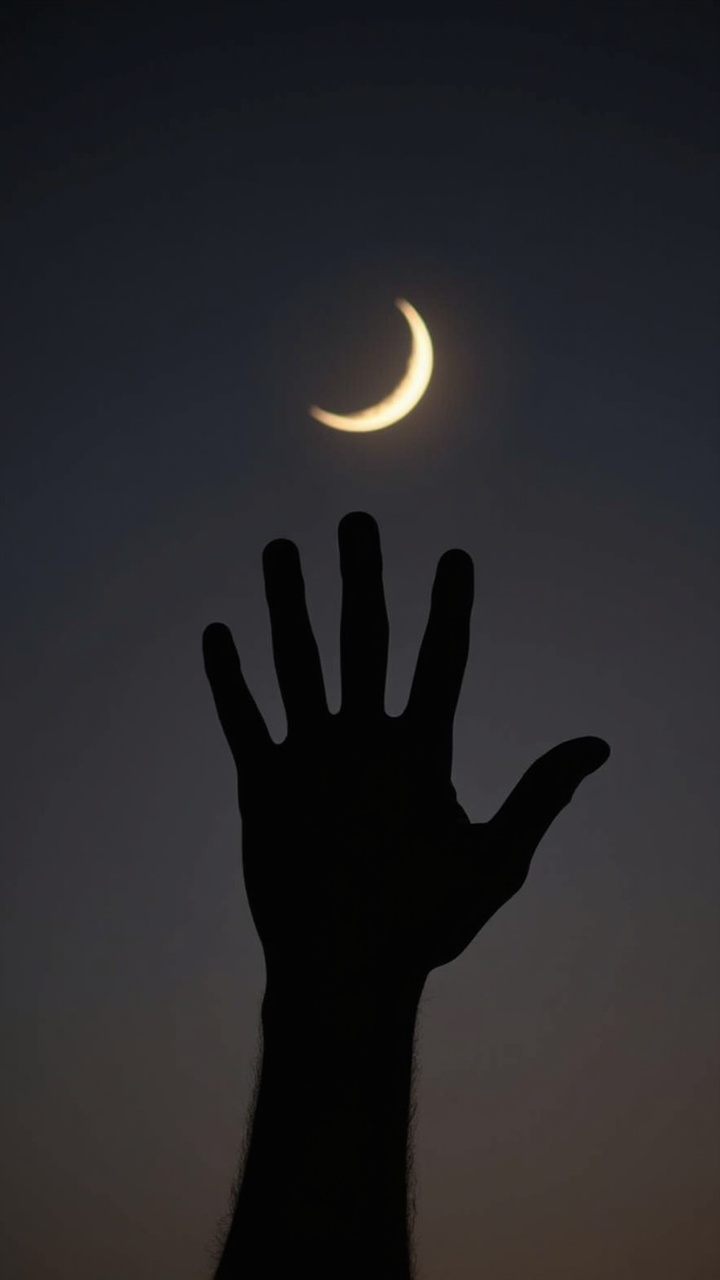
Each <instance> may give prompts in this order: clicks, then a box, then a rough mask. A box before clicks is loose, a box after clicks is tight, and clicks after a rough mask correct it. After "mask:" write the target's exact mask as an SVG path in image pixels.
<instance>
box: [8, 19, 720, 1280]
mask: <svg viewBox="0 0 720 1280" xmlns="http://www.w3.org/2000/svg"><path fill="white" fill-rule="evenodd" d="M3 21H4V41H3V43H4V53H3V60H4V66H3V72H2V77H1V79H2V85H3V88H2V95H3V116H4V118H5V120H6V121H8V120H9V130H7V132H6V135H5V144H4V149H5V159H4V161H3V172H4V177H3V180H2V181H3V190H4V197H3V213H4V233H3V259H4V260H3V266H2V296H3V308H2V310H3V335H2V360H3V378H2V383H3V394H2V400H3V409H2V420H3V432H2V438H3V443H2V469H1V476H2V480H1V483H2V498H3V501H2V521H3V533H4V538H3V544H4V551H3V566H2V600H3V612H4V616H5V622H4V627H3V632H2V640H1V643H2V663H1V664H0V666H1V670H2V683H3V698H2V701H3V707H4V710H3V716H2V725H3V781H4V795H5V798H4V801H3V805H2V824H3V844H2V848H3V854H2V917H3V918H2V946H3V951H2V1024H3V1026H4V1040H5V1046H6V1048H5V1053H4V1057H3V1067H2V1095H3V1130H4V1142H3V1150H4V1157H3V1170H2V1179H3V1184H4V1185H3V1186H2V1187H1V1188H0V1199H1V1200H2V1203H3V1217H4V1220H5V1225H4V1227H3V1241H2V1249H1V1252H0V1269H1V1270H2V1272H3V1275H5V1276H7V1277H8V1280H98V1277H103V1280H164V1278H165V1277H168V1280H205V1277H207V1276H208V1275H209V1273H210V1271H211V1266H212V1256H213V1251H214V1248H215V1244H214V1242H215V1237H216V1233H217V1230H218V1223H219V1221H220V1219H221V1218H222V1216H223V1214H224V1213H225V1212H226V1210H227V1206H228V1201H229V1196H230V1187H231V1182H232V1179H233V1176H234V1174H235V1171H236V1168H237V1164H238V1159H239V1154H240V1148H241V1141H242V1135H243V1131H244V1125H245V1116H246V1111H247V1106H248V1103H249V1099H250V1091H251V1088H252V1082H253V1076H254V1071H255V1065H256V1061H257V1046H258V1017H259V1006H260V1000H261V996H262V990H263V982H264V969H263V959H262V953H261V949H260V944H259V942H258V939H257V935H256V933H255V930H254V927H253V924H252V921H251V919H250V915H249V910H248V906H247V901H246V897H245V890H244V886H243V880H242V871H241V864H240V822H239V818H238V814H237V805H236V797H235V773H234V767H233V764H232V761H231V758H230V754H229V752H228V750H227V747H226V744H225V742H224V740H223V738H222V734H221V731H220V729H219V727H218V724H217V722H216V718H215V712H214V709H213V706H212V700H211V697H210V694H209V690H208V688H207V685H206V681H205V676H204V672H203V667H202V658H201V647H200V640H201V634H202V630H203V627H204V626H205V625H206V624H207V623H209V622H211V621H213V620H223V621H225V622H227V623H228V624H229V625H230V626H231V627H232V628H233V632H234V634H235V637H236V642H237V645H238V649H239V651H240V654H241V657H242V660H243V664H244V668H245V670H246V674H247V677H248V681H249V683H250V684H251V687H252V688H253V690H254V692H255V694H256V697H257V699H258V702H259V703H260V705H261V707H262V709H263V711H264V712H265V713H266V715H267V719H268V723H269V725H270V727H271V731H272V732H273V734H274V736H276V737H279V736H282V734H283V732H284V720H283V712H282V706H281V702H280V698H279V694H278V691H277V686H276V682H275V675H274V670H273V666H272V659H271V651H270V633H269V623H268V618H267V611H266V607H265V601H264V592H263V583H262V572H261V560H260V557H261V552H262V548H263V547H264V545H265V544H266V543H267V542H268V541H269V540H270V539H271V538H274V537H279V536H285V537H290V538H292V539H294V540H295V541H296V542H297V543H298V546H299V548H300V552H301V555H302V558H303V564H304V568H305V574H306V581H307V587H308V596H309V603H310V609H311V613H312V617H313V621H314V624H315V628H316V633H317V636H318V640H319V643H320V648H321V653H322V657H323V662H324V665H325V671H326V676H327V682H328V688H329V690H330V698H331V704H332V705H333V706H335V707H336V706H337V702H338V669H339V651H338V626H339V603H340V579H339V572H338V562H337V541H336V539H337V524H338V520H339V519H340V517H341V516H342V515H343V514H344V513H345V512H347V511H350V510H354V509H361V510H366V511H369V512H371V513H372V514H373V515H374V516H375V517H376V518H377V520H378V522H379V525H380V530H381V535H382V538H383V547H384V557H385V581H386V594H387V600H388V609H389V614H390V627H391V658H390V675H389V685H388V707H389V709H390V710H391V711H394V712H397V711H399V710H400V709H401V708H402V706H403V705H404V699H405V697H406V695H407V691H408V688H409V683H410V678H411V674H412V669H413V666H414V661H415V655H416V652H417V647H418V644H419V640H420V636H421V633H422V628H423V626H424V622H425V618H426V614H427V607H428V602H429V592H430V586H431V582H432V578H433V575H434V571H435V565H436V563H437V559H438V557H439V556H440V554H441V553H442V552H443V551H444V550H445V549H446V548H448V547H452V546H460V547H464V548H466V549H467V550H468V551H469V552H470V553H471V555H472V556H473V559H474V561H475V572H476V603H475V612H474V625H473V641H472V646H471V656H470V662H469V667H468V672H467V676H466V682H465V686H464V690H463V695H462V698H461V702H460V708H459V713H458V719H457V724H456V741H455V766H454V780H455V785H456V787H457V791H458V797H459V799H460V801H461V802H462V804H463V806H464V807H465V808H466V810H467V811H468V813H469V814H470V816H471V818H472V819H473V820H480V819H483V818H485V817H490V816H491V815H492V813H493V812H494V811H495V809H496V808H497V806H498V805H499V804H500V802H501V801H502V800H503V799H504V797H505V795H506V794H507V792H508V791H509V789H510V788H511V786H512V785H514V783H515V781H516V780H517V778H518V777H519V775H520V773H521V772H522V771H523V770H524V769H525V768H526V767H527V766H528V765H529V764H530V763H531V761H532V760H533V759H534V758H535V757H536V756H537V755H538V754H540V753H541V752H542V751H544V750H546V749H547V748H549V747H551V746H552V745H554V744H555V743H556V742H559V741H561V740H562V739H564V738H569V737H573V736H575V735H581V734H597V735H600V736H602V737H604V738H606V739H607V740H608V742H609V743H610V744H611V747H612V755H611V758H610V761H609V763H608V764H607V765H606V766H605V767H604V768H603V769H602V770H600V771H599V773H598V774H596V775H594V776H593V777H591V778H590V779H588V781H587V782H586V783H585V784H584V786H583V787H582V788H581V790H580V791H579V792H578V794H577V796H576V798H575V800H574V802H573V804H572V806H571V807H570V808H569V809H567V810H566V811H565V812H564V813H563V815H562V816H561V817H560V819H559V820H558V821H557V822H556V824H555V825H554V826H553V828H552V830H551V832H550V833H549V834H548V836H547V837H546V838H545V840H544V841H543V843H542V845H541V847H540V849H539V851H538V854H537V855H536V859H535V862H534V864H533V868H532V871H531V874H530V877H529V879H528V881H527V883H526V885H525V887H524V888H523V890H522V891H521V893H520V894H519V895H518V896H517V897H516V898H514V899H513V901H512V902H511V903H510V904H508V905H507V906H506V907H505V908H504V909H503V910H502V911H501V912H500V913H499V914H498V915H496V916H495V917H494V918H493V919H492V920H491V922H490V923H489V924H488V925H487V927H486V928H485V929H484V930H483V932H482V933H481V935H480V936H479V938H477V939H476V941H475V942H474V943H473V944H472V946H471V947H470V948H469V949H468V950H467V951H466V952H465V953H464V955H463V956H462V957H461V958H460V959H459V960H458V961H456V962H455V963H453V964H452V965H449V966H447V967H445V968H443V969H440V970H437V971H435V973H434V974H433V975H432V976H431V978H430V980H429V982H428V984H427V988H426V996H425V999H424V1002H423V1006H422V1010H421V1020H420V1030H419V1037H418V1058H419V1074H418V1079H417V1103H418V1119H417V1128H416V1135H415V1169H416V1177H417V1225H416V1239H417V1251H418V1259H419V1280H476V1278H482V1280H578V1277H582V1280H609V1278H610V1277H612V1280H644V1277H653V1280H714V1277H716V1276H717V1275H718V1274H720V1238H719V1234H718V1227H717V1224H716V1221H715V1220H714V1219H716V1217H717V1214H716V1210H717V1203H718V1195H719V1194H720V1157H718V1150H720V1096H719V1092H720V1091H719V1089H718V1074H717V1073H718V1067H719V1066H720V1026H719V1019H718V1014H717V1004H716V1002H717V997H718V979H717V974H718V972H719V971H720V970H719V968H718V961H719V960H720V930H719V928H718V895H719V891H720V884H719V883H718V882H719V880H720V869H719V867H720V858H719V857H718V835H717V833H718V811H717V798H716V794H715V791H716V789H715V787H714V785H713V784H714V782H716V780H717V776H718V755H719V745H720V744H719V735H718V695H719V688H718V686H719V683H720V680H719V673H718V658H717V653H718V649H717V645H718V638H719V636H720V625H719V623H720V619H719V616H718V615H719V612H720V610H719V604H720V601H719V597H718V589H717V559H718V557H717V551H718V541H719V539H718V532H719V526H720V517H719V515H718V511H719V510H720V507H718V506H717V505H716V498H717V492H718V480H719V479H720V465H719V456H718V447H717V426H718V362H717V353H718V329H719V327H720V326H719V325H718V318H719V311H720V308H719V306H718V299H719V297H720V272H719V269H718V267H719V264H718V257H719V253H718V234H717V225H718V215H719V213H720V209H719V205H720V200H719V198H718V195H719V183H718V163H717V118H718V101H717V85H716V82H715V61H716V57H717V9H716V8H715V6H713V5H711V4H706V3H690V2H688V0H684V3H678V4H664V3H659V2H657V3H635V4H633V3H624V4H618V5H614V4H608V3H597V4H590V3H574V4H573V3H551V2H549V0H537V2H536V3H525V4H523V3H505V4H501V3H494V2H492V0H484V2H482V3H481V2H479V0H478V2H476V3H475V4H468V5H467V6H462V5H454V4H452V3H442V4H440V3H438V4H421V3H416V4H414V5H412V6H410V5H408V6H406V7H403V6H398V5H393V4H392V3H389V4H386V5H383V6H382V9H380V7H374V6H372V5H362V6H361V5H356V4H353V3H350V2H349V3H343V4H340V3H338V4H336V5H332V6H327V7H325V8H324V7H322V6H320V5H317V4H315V5H313V4H310V5H303V4H300V3H297V4H292V5H290V4H288V5H287V6H283V5H279V4H273V3H266V4H262V5H254V4H242V3H237V4H230V3H221V2H212V0H207V2H206V3H188V4H182V3H171V4H163V3H161V2H158V3H156V4H152V3H151V4H146V5H143V6H141V5H135V4H133V3H124V4H117V5H116V4H113V3H105V4H104V3H96V4H94V5H88V6H87V7H84V6H74V5H72V4H62V3H59V4H48V5H38V4H33V3H31V2H29V0H26V3H24V4H22V5H10V6H9V7H6V12H5V17H4V19H3ZM398 296H399V297H406V298H408V299H409V300H410V302H412V303H413V305H414V306H416V307H417V308H418V310H419V311H420V312H421V314H422V315H423V316H424V318H425V320H426V322H427V324H428V327H429V329H430V331H431V333H432V335H433V339H434V343H435V357H436V369H435V374H434V377H433V380H432V382H431V384H430V388H429V390H428V392H427V395H426V396H425V398H424V399H423V400H422V402H421V403H420V405H419V406H418V407H417V408H416V409H415V410H414V411H413V413H412V414H411V415H410V416H409V417H408V418H406V419H405V420H404V421H403V422H401V423H399V424H397V425H396V426H394V427H391V428H390V429H388V430H387V431H382V432H377V433H373V434H370V435H348V434H345V433H341V432H336V431H332V430H329V429H327V428H326V427H323V426H321V425H320V424H318V423H317V422H315V421H313V420H312V419H311V418H310V417H309V416H308V413H307V407H308V405H309V404H311V403H313V402H314V403H317V404H321V405H323V406H324V407H326V408H330V409H334V410H336V411H338V412H352V411H354V410H357V409H361V408H363V407H365V406H366V405H368V404H371V403H372V402H373V401H374V400H378V399H380V398H381V397H382V396H383V395H385V394H386V393H387V392H388V391H389V390H390V388H391V387H392V386H393V385H394V383H395V382H396V381H397V380H398V379H399V377H400V375H401V373H402V371H403V369H404V366H405V360H406V357H407V345H408V338H407V329H406V327H405V325H404V321H403V320H402V317H401V316H400V315H399V313H398V312H397V311H396V310H395V308H394V306H393V302H394V299H395V298H396V297H398ZM713 1206H714V1209H715V1213H714V1212H713Z"/></svg>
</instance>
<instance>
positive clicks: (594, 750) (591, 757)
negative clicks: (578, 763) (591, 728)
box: [577, 736, 610, 773]
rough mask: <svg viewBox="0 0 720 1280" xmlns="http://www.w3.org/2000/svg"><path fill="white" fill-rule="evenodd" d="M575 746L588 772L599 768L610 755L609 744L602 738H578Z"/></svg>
mask: <svg viewBox="0 0 720 1280" xmlns="http://www.w3.org/2000/svg"><path fill="white" fill-rule="evenodd" d="M577 748H578V753H579V755H580V756H581V758H582V760H583V763H584V765H585V767H586V771H587V772H588V773H593V772H594V771H595V770H596V769H599V768H600V767H601V766H602V765H604V764H605V761H606V760H607V759H608V758H609V756H610V746H609V744H608V743H607V742H606V741H605V739H604V738H596V737H593V736H588V737H586V738H578V739H577Z"/></svg>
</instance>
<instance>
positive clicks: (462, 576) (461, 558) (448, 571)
mask: <svg viewBox="0 0 720 1280" xmlns="http://www.w3.org/2000/svg"><path fill="white" fill-rule="evenodd" d="M435 586H436V588H437V587H438V586H439V587H440V589H441V590H444V589H445V588H449V589H450V590H451V591H454V592H461V593H463V594H464V595H469V596H470V597H471V598H472V595H473V591H474V589H475V566H474V564H473V560H472V556H471V555H469V554H468V552H467V551H463V550H462V548H460V547H452V548H451V549H450V550H449V551H444V552H443V554H442V555H441V557H440V559H439V561H438V567H437V573H436V576H435Z"/></svg>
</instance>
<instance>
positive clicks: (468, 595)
mask: <svg viewBox="0 0 720 1280" xmlns="http://www.w3.org/2000/svg"><path fill="white" fill-rule="evenodd" d="M338 540H339V547H340V567H341V572H342V583H343V596H342V618H341V634H340V658H341V679H342V702H341V707H340V710H339V711H338V712H337V713H336V714H331V713H330V711H329V710H328V706H327V700H326V695H325V688H324V682H323V676H322V670H321V665H320V658H319V654H318V649H317V645H316V643H315V638H314V636H313V633H312V629H311V626H310V620H309V617H308V613H307V608H306V604H305V589H304V583H303V578H302V571H301V567H300V559H299V555H298V551H297V548H296V546H295V544H294V543H292V542H289V541H286V540H283V539H280V540H277V541H275V542H271V543H270V544H269V546H268V547H266V549H265V553H264V559H263V563H264V572H265V586H266V594H267V601H268V607H269V610H270V621H271V627H272V639H273V653H274V658H275V666H276V669H277V675H278V681H279V685H280V691H281V693H282V697H283V702H284V704H285V710H286V714H287V724H288V731H287V737H286V738H285V740H284V741H283V742H281V743H279V744H276V743H274V742H273V741H272V739H271V738H270V735H269V733H268V730H267V727H266V725H265V723H264V720H263V718H262V716H261V714H260V712H259V710H258V708H257V705H256V703H255V701H254V699H253V697H252V694H251V693H250V691H249V689H248V687H247V684H246V682H245V679H244V677H243V674H242V671H241V667H240V661H239V659H238V655H237V651H236V649H235V645H234V643H233V640H232V636H231V634H230V632H229V630H228V629H227V627H225V626H224V625H222V624H220V623H215V624H213V625H211V626H209V627H208V628H207V629H206V631H205V633H204V636H203V649H204V657H205V669H206V672H207V675H208V679H209V681H210V685H211V688H212V692H213V696H214V699H215V704H216V707H217V712H218V716H219V718H220V722H221V724H222V727H223V729H224V732H225V735H226V737H227V740H228V743H229V745H230V749H231V751H232V753H233V756H234V759H235V763H236V766H237V772H238V788H239V801H240V811H241V815H242V820H243V866H244V872H245V883H246V886H247V893H248V899H249V902H250V908H251V911H252V914H253V919H254V920H255V924H256V926H257V929H258V932H259V935H260V939H261V942H262V945H263V948H264V951H265V959H266V964H267V969H268V974H270V973H278V974H280V975H282V974H286V975H287V974H288V973H292V972H302V973H305V974H307V973H313V972H327V971H328V968H329V969H330V971H334V972H336V973H337V974H338V975H339V976H340V975H346V974H353V975H359V976H361V977H362V976H363V975H367V976H369V975H371V974H374V975H380V976H382V977H383V978H384V979H387V980H389V979H392V978H393V977H394V976H397V978H398V979H402V978H403V977H408V978H409V979H411V980H415V979H419V981H420V982H422V981H423V980H424V978H425V977H426V976H427V974H428V973H429V971H430V970H431V969H433V968H435V967H437V966H438V965H442V964H446V963H447V962H448V961H450V960H453V959H454V958H455V957H456V956H458V955H460V953H461V952H462V951H463V950H464V949H465V947H467V945H468V944H469V943H470V942H471V941H472V939H473V938H474V937H475V935H476V934H477V932H478V930H479V929H480V928H482V926H483V925H484V924H485V922H486V921H487V920H488V919H489V918H490V916H492V915H493V914H494V912H495V911H497V910H498V908H499V907H501V906H502V905H503V903H504V902H507V900H508V898H511V897H512V896H513V894H515V893H516V892H517V890H518V889H519V888H520V886H521V885H522V883H523V881H524V880H525V877H526V875H527V872H528V868H529V865H530V861H531V858H532V855H533V853H534V852H535V849H536V847H537V845H538V843H539V841H540V839H541V838H542V836H543V834H544V833H545V831H546V830H547V828H548V827H549V826H550V824H551V822H552V821H553V819H554V818H555V817H557V815H558V813H559V812H560V810H561V809H562V808H563V807H564V806H565V805H566V804H567V803H568V801H569V800H570V799H571V797H572V795H573V793H574V791H575V789H576V787H577V786H578V785H579V783H580V782H581V781H582V779H583V778H584V777H585V776H586V775H587V774H588V773H591V772H592V771H593V770H595V769H597V768H598V767H599V766H600V765H601V764H602V763H603V762H604V761H605V760H606V759H607V756H608V754H609V748H608V746H607V744H606V743H605V742H603V741H602V739H600V738H592V737H586V738H574V739H572V740H571V741H569V742H564V743H561V744H560V746H557V747H555V748H554V749H553V750H552V751H549V752H548V753H547V754H546V755H544V756H542V757H541V758H540V759H539V760H537V761H536V762H535V764H533V765H532V767H531V768H530V769H529V770H528V772H527V773H526V774H525V775H524V777H523V778H522V779H521V781H520V782H519V783H518V785H517V786H516V787H515V789H514V790H513V792H512V793H511V795H510V796H509V797H508V799H507V800H506V801H505V803H504V804H503V805H502V807H501V809H500V810H499V812H498V813H497V814H496V815H495V817H494V818H492V819H491V820H490V821H489V822H487V823H471V822H470V821H469V819H468V817H467V815H466V814H465V813H464V811H463V809H462V808H461V806H460V805H459V803H458V801H457V799H456V796H455V791H454V789H453V786H452V782H451V765H452V731H453V718H454V715H455V708H456V706H457V701H458V696H459V693H460V687H461V684H462V679H463V674H464V670H465V664H466V661H467V654H468V645H469V632H470V614H471V610H472V600H473V567H472V561H471V559H470V557H469V556H468V555H467V553H466V552H464V551H448V552H446V553H445V555H444V556H442V558H441V560H440V562H439V565H438V568H437V573H436V577H435V583H434V586H433V592H432V604H431V609H430V616H429V619H428V624H427V628H426V631H425V635H424V637H423V641H422V645H421V648H420V653H419V657H418V662H417V667H416V670H415V676H414V679H413V683H412V688H411V691H410V697H409V699H408V704H407V707H406V708H405V710H404V711H403V713H402V714H401V715H400V716H388V715H387V714H386V712H385V708H384V691H385V677H386V668H387V653H388V621H387V613H386V609H385V600H384V593H383V583H382V559H381V551H380V539H379V534H378V529H377V525H376V523H375V521H374V520H373V519H372V517H370V516H368V515H365V514H363V513H360V512H358V513H352V514H350V515H347V516H345V517H344V519H343V520H342V521H341V523H340V527H339V533H338Z"/></svg>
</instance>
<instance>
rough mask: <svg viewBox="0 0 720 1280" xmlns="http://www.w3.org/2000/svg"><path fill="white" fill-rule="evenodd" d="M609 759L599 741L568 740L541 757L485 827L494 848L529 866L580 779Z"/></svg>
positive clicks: (605, 743)
mask: <svg viewBox="0 0 720 1280" xmlns="http://www.w3.org/2000/svg"><path fill="white" fill-rule="evenodd" d="M609 755H610V748H609V746H608V744H607V742H604V741H603V739H602V738H571V739H570V740H569V741H568V742H561V743H560V744H559V746H557V747H553V748H552V750H551V751H548V752H546V753H545V755H544V756H540V759H539V760H536V761H535V763H534V764H532V765H531V766H530V768H529V769H528V771H527V773H525V774H523V776H522V778H521V779H520V781H519V782H518V784H517V786H516V787H515V788H514V789H513V790H512V791H511V792H510V795H509V796H508V798H507V800H506V801H505V803H504V804H503V805H502V806H501V807H500V809H498V812H497V813H496V814H495V817H494V818H492V819H491V820H490V822H489V823H488V825H487V828H486V831H487V832H488V834H490V835H491V836H492V837H493V843H496V847H498V848H500V849H503V850H505V851H506V852H507V853H509V854H510V856H511V857H513V859H514V858H517V859H518V860H519V861H520V862H521V863H523V862H525V863H529V861H530V859H531V857H532V855H533V853H534V852H535V850H536V848H537V846H538V844H539V843H540V841H541V840H542V837H543V836H544V835H545V832H546V831H547V829H548V827H549V826H550V824H551V823H552V822H554V820H555V818H557V816H558V814H559V813H560V812H561V810H562V809H564V808H565V805H566V804H569V803H570V801H571V800H572V797H573V795H574V794H575V791H576V789H577V787H579V785H580V783H581V782H582V780H583V778H586V777H587V775H588V774H589V773H594V772H595V770H596V769H599V768H600V766H601V765H603V764H604V763H605V761H606V760H607V758H608V756H609ZM524 870H525V871H526V870H527V867H525V868H524Z"/></svg>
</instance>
